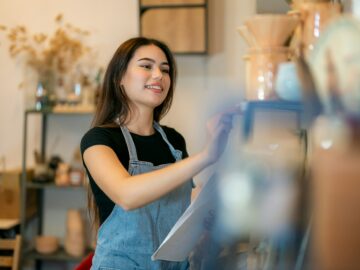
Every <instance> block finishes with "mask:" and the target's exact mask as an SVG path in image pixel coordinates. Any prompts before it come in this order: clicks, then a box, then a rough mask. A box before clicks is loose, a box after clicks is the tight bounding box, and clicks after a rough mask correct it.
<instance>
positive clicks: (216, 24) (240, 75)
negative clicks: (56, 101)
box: [0, 0, 255, 236]
mask: <svg viewBox="0 0 360 270" xmlns="http://www.w3.org/2000/svg"><path fill="white" fill-rule="evenodd" d="M137 3H138V2H137V1H135V0H106V1H100V0H78V1H71V0H62V1H49V0H32V1H24V0H12V1H7V0H0V25H1V24H4V25H7V26H14V25H18V24H23V25H26V26H27V27H28V29H30V30H31V31H34V32H52V31H53V29H54V26H53V23H52V22H53V19H54V17H55V16H56V15H57V14H58V13H59V12H61V13H63V14H64V16H65V19H66V20H67V21H69V22H71V23H73V24H74V25H77V26H79V27H81V28H83V29H87V30H89V31H90V32H91V36H90V38H89V43H90V45H91V46H93V47H95V48H97V49H98V52H99V54H98V62H99V63H100V64H101V65H103V66H105V65H106V63H107V61H108V60H109V58H110V57H111V55H112V53H113V52H114V51H115V49H116V47H117V46H118V44H119V43H120V42H122V41H124V40H125V39H127V38H129V37H131V36H136V35H137V33H138V17H137V16H138V15H137ZM210 7H211V9H210V21H209V25H210V29H211V30H210V40H211V51H212V53H211V54H210V55H208V56H177V57H176V59H177V62H178V67H179V80H178V84H177V90H176V96H175V101H174V104H173V108H172V109H171V111H170V112H169V114H168V115H167V116H166V117H165V119H164V120H163V123H164V124H166V125H169V126H172V127H175V128H176V129H177V130H178V131H180V132H181V133H182V134H183V135H184V137H185V139H186V141H187V143H188V150H189V152H190V153H195V152H197V151H199V150H200V149H201V148H202V147H203V145H204V141H205V135H206V133H205V120H206V119H207V118H208V117H209V116H210V115H211V114H213V113H215V112H216V111H218V110H219V109H221V108H224V107H225V106H226V105H229V104H232V105H233V104H236V103H238V102H240V101H241V99H242V96H243V85H244V76H245V71H244V63H243V60H242V55H243V54H244V53H245V50H246V45H245V43H244V42H243V41H242V39H241V38H240V36H239V35H238V34H237V32H236V27H237V26H239V25H241V24H242V22H243V20H244V19H245V18H246V17H248V16H250V15H252V14H254V12H255V0H251V1H244V0H224V1H219V0H210ZM0 42H1V45H0V63H1V65H0V82H1V90H0V125H1V133H0V157H1V156H4V157H5V158H6V164H7V167H8V168H14V167H20V166H21V147H22V132H23V126H22V125H23V110H24V95H25V93H24V91H22V90H19V89H18V84H19V82H20V81H21V80H22V78H23V73H22V70H21V69H20V67H19V65H18V63H16V62H15V61H13V59H11V58H10V57H9V54H8V52H7V41H6V40H5V39H4V37H3V35H2V36H1V35H0ZM30 90H32V89H30ZM90 120H91V117H89V116H78V117H73V118H70V117H59V116H51V117H50V119H49V134H48V155H50V154H57V153H59V154H61V155H62V156H63V157H64V158H65V159H66V161H70V160H71V158H72V153H73V152H74V150H75V148H76V147H78V144H79V140H80V138H81V136H82V134H83V133H84V132H85V131H86V130H87V129H88V127H89V125H90ZM39 122H40V121H39V118H38V117H36V116H32V117H31V119H30V124H29V125H30V129H29V136H28V142H29V145H30V147H29V148H28V158H27V160H28V161H29V164H30V165H31V164H33V157H32V153H33V150H34V149H39V143H38V142H39V137H40V135H41V133H40V130H39V124H40V123H39ZM237 122H238V124H239V121H237ZM238 133H239V129H237V133H235V134H238ZM234 136H238V135H234ZM204 177H205V176H199V177H198V179H199V180H202V179H203V178H204ZM45 195H46V207H45V217H46V220H47V221H46V223H45V224H44V231H45V233H49V234H54V235H59V236H62V235H64V227H63V224H64V222H65V221H64V220H65V211H66V208H71V207H79V205H83V206H84V207H85V201H86V196H85V194H84V193H82V192H77V191H76V192H74V193H72V192H70V191H64V192H57V191H54V190H49V191H47V192H46V194H45ZM65 198H66V199H65ZM68 198H72V199H68ZM59 201H61V202H62V203H63V204H59Z"/></svg>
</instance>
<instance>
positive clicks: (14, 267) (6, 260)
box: [0, 235, 21, 270]
mask: <svg viewBox="0 0 360 270" xmlns="http://www.w3.org/2000/svg"><path fill="white" fill-rule="evenodd" d="M20 246H21V236H20V235H17V236H16V238H15V239H0V251H10V252H12V255H6V256H5V255H4V256H3V255H0V267H8V268H9V269H11V270H18V269H19V260H20Z"/></svg>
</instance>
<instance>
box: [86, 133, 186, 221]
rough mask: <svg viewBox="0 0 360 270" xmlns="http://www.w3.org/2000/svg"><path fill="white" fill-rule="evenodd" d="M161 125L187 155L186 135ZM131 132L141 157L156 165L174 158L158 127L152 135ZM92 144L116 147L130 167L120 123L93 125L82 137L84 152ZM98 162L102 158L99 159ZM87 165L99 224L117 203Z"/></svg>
mask: <svg viewBox="0 0 360 270" xmlns="http://www.w3.org/2000/svg"><path fill="white" fill-rule="evenodd" d="M162 128H163V130H164V131H165V134H166V136H167V138H168V140H169V142H170V143H171V144H172V146H173V147H174V148H175V149H177V150H180V151H182V152H183V158H185V157H187V156H188V153H187V151H186V144H185V140H184V138H183V136H182V135H181V134H180V133H178V132H177V131H176V130H175V129H173V128H169V127H166V126H162ZM130 134H131V137H132V139H133V141H134V144H135V147H136V152H137V156H138V159H139V160H140V161H148V162H151V163H153V164H154V165H155V166H157V165H160V164H166V163H173V162H175V159H174V157H173V156H172V154H171V151H170V149H169V146H168V145H167V144H166V142H165V141H164V140H163V138H162V137H161V134H160V133H159V132H157V131H156V132H155V133H154V134H152V135H149V136H141V135H137V134H134V133H130ZM93 145H106V146H109V147H110V148H111V149H113V150H114V152H115V153H116V155H117V157H118V158H119V160H120V162H121V164H122V165H123V166H124V167H125V168H126V169H128V167H129V159H130V157H129V151H128V149H127V146H126V142H125V139H124V136H123V134H122V132H121V129H120V127H94V128H92V129H90V130H89V131H88V132H87V133H86V134H85V135H84V136H83V138H82V140H81V145H80V147H81V154H82V155H83V154H84V151H85V150H86V149H87V148H89V147H91V146H93ZM99 162H101V160H99ZM84 165H85V164H84ZM85 169H86V172H87V174H88V176H89V181H90V186H91V190H92V192H93V194H94V197H95V202H96V204H97V206H98V208H99V219H100V224H102V223H103V222H104V221H105V219H106V218H107V217H108V216H109V215H110V213H111V211H112V209H113V208H114V205H115V204H114V202H113V201H112V200H111V199H110V198H109V197H108V196H106V194H105V193H104V192H103V191H102V190H101V189H100V188H99V186H98V185H97V184H96V182H95V181H94V179H93V178H92V176H91V175H90V173H89V171H88V169H87V167H86V165H85Z"/></svg>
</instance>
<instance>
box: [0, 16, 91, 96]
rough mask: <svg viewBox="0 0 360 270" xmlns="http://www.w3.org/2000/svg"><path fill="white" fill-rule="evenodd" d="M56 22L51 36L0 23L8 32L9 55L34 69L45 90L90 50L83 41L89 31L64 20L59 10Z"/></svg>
mask: <svg viewBox="0 0 360 270" xmlns="http://www.w3.org/2000/svg"><path fill="white" fill-rule="evenodd" d="M55 23H56V25H57V28H56V30H55V32H54V33H53V35H52V36H48V35H46V34H44V33H36V34H31V33H29V31H28V30H27V28H26V27H25V26H21V25H19V26H15V27H13V28H7V27H6V26H2V25H0V31H4V32H6V33H7V38H8V40H9V42H10V44H9V53H10V56H11V57H12V58H19V59H20V60H22V61H23V64H24V66H25V68H27V67H29V68H31V69H32V70H33V71H35V72H36V74H37V75H38V80H43V81H42V83H43V84H44V87H46V88H47V89H48V90H51V88H53V87H54V84H55V80H57V79H58V78H63V77H65V76H66V75H68V74H70V73H71V72H73V71H74V68H75V66H76V64H77V63H78V61H79V60H80V59H81V58H82V57H83V56H85V55H86V54H88V53H89V52H90V51H91V49H90V47H88V46H86V45H85V44H84V43H83V41H82V39H83V38H84V37H85V36H88V35H89V34H90V33H89V32H88V31H84V30H82V29H80V28H78V27H75V26H73V25H71V24H69V23H64V21H63V15H62V14H59V15H57V16H56V17H55Z"/></svg>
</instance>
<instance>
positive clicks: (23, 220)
mask: <svg viewBox="0 0 360 270" xmlns="http://www.w3.org/2000/svg"><path fill="white" fill-rule="evenodd" d="M92 113H93V112H90V111H89V112H77V111H69V112H53V111H52V110H41V111H38V110H26V111H25V112H24V120H23V144H22V166H21V167H22V174H21V191H20V192H21V193H20V194H21V206H20V232H21V233H23V232H25V231H26V227H27V225H28V218H27V217H26V205H25V204H26V197H27V189H36V190H37V210H38V211H37V213H36V215H35V217H37V218H38V224H37V225H38V226H37V234H41V233H42V232H43V213H44V211H43V208H44V190H45V189H49V188H53V189H54V188H56V189H70V190H79V189H84V186H65V187H59V186H56V185H55V184H54V183H46V184H42V183H32V182H30V181H28V180H29V179H27V178H28V176H27V173H26V169H27V160H26V157H27V147H28V128H29V121H28V120H29V116H30V115H40V117H41V137H40V158H41V159H42V160H46V141H47V124H48V118H49V115H62V116H74V115H89V114H92ZM35 217H31V219H35ZM23 243H24V242H23ZM24 259H26V260H27V259H30V260H35V262H36V269H42V261H45V260H61V261H72V260H77V259H76V258H73V257H71V256H69V255H66V253H65V251H63V250H60V251H59V252H57V253H54V254H52V255H48V256H45V255H41V254H38V253H36V252H35V251H31V252H30V253H29V251H26V247H24V245H22V252H21V258H20V261H23V260H24Z"/></svg>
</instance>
